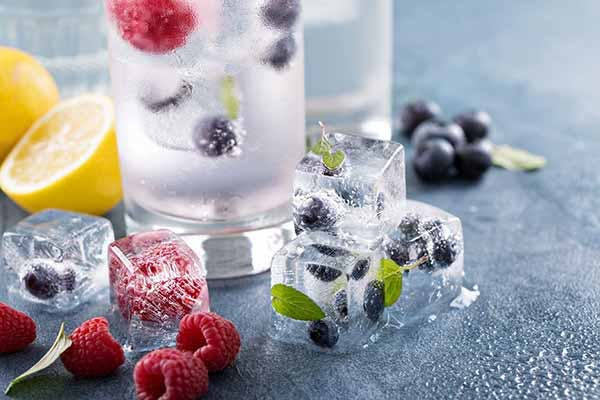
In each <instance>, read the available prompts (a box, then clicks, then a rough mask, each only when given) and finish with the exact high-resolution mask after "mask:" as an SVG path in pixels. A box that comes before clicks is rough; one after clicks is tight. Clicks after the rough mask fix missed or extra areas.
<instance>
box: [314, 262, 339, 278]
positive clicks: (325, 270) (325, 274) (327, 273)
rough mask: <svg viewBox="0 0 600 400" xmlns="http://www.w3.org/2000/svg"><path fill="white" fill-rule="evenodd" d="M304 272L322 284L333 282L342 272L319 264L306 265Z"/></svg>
mask: <svg viewBox="0 0 600 400" xmlns="http://www.w3.org/2000/svg"><path fill="white" fill-rule="evenodd" d="M306 270H307V271H308V272H310V274H311V275H312V276H314V277H315V278H316V279H318V280H320V281H323V282H333V281H335V280H336V279H337V278H339V277H340V276H341V275H342V271H340V270H339V269H335V268H331V267H328V266H326V265H321V264H312V263H310V264H306Z"/></svg>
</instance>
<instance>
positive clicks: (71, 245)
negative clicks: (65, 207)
mask: <svg viewBox="0 0 600 400" xmlns="http://www.w3.org/2000/svg"><path fill="white" fill-rule="evenodd" d="M113 240H114V233H113V229H112V225H111V223H110V222H109V221H108V220H107V219H105V218H100V217H94V216H90V215H84V214H78V213H73V212H66V211H60V210H46V211H42V212H39V213H37V214H33V215H31V216H29V217H27V218H25V219H24V220H22V221H21V222H19V223H18V224H17V225H15V226H14V227H13V228H11V229H9V230H7V231H6V232H5V233H4V235H3V237H2V254H3V258H4V263H5V266H6V278H5V279H6V282H7V287H8V293H9V297H10V298H11V301H15V302H16V301H22V300H25V301H27V302H30V303H35V304H37V305H39V306H40V307H41V308H42V309H44V310H46V311H49V312H63V311H70V310H73V309H76V308H77V307H79V306H80V305H81V304H82V303H84V302H86V301H88V300H90V299H92V298H94V297H95V296H97V295H100V294H101V293H102V292H103V291H104V290H105V289H106V288H107V287H108V273H107V272H106V263H107V249H108V245H109V244H110V243H111V242H112V241H113Z"/></svg>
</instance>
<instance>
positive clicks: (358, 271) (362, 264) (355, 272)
mask: <svg viewBox="0 0 600 400" xmlns="http://www.w3.org/2000/svg"><path fill="white" fill-rule="evenodd" d="M370 268H371V261H370V260H369V259H368V258H366V259H363V260H358V262H357V263H356V264H354V268H352V273H351V274H350V278H352V279H354V280H355V281H359V280H361V279H362V278H364V277H365V276H366V275H367V273H368V272H369V269H370Z"/></svg>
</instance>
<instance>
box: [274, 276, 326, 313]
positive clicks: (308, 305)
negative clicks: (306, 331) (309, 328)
mask: <svg viewBox="0 0 600 400" xmlns="http://www.w3.org/2000/svg"><path fill="white" fill-rule="evenodd" d="M271 296H272V299H271V304H272V306H273V309H274V310H275V311H277V312H278V313H279V314H281V315H283V316H284V317H288V318H291V319H295V320H298V321H319V320H321V319H323V318H325V313H324V312H323V310H321V307H319V306H318V305H317V303H315V302H314V301H313V300H312V299H311V298H310V297H308V296H307V295H305V294H304V293H302V292H300V291H299V290H296V289H294V288H293V287H291V286H287V285H284V284H281V283H280V284H277V285H274V286H273V287H272V288H271Z"/></svg>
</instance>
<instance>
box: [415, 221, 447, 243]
mask: <svg viewBox="0 0 600 400" xmlns="http://www.w3.org/2000/svg"><path fill="white" fill-rule="evenodd" d="M421 228H422V230H423V232H425V233H426V234H427V235H429V236H430V237H431V239H432V240H433V241H436V240H438V239H443V238H444V232H446V230H445V229H444V223H443V222H442V220H440V219H438V218H433V219H429V220H426V221H424V222H423V224H422V225H421Z"/></svg>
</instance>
